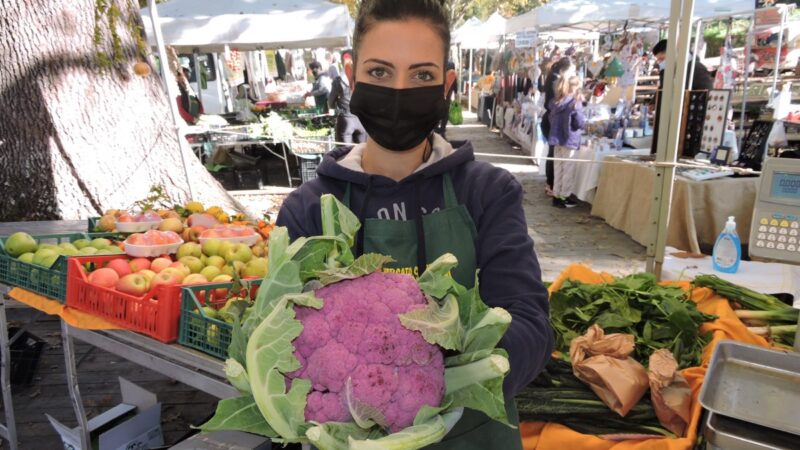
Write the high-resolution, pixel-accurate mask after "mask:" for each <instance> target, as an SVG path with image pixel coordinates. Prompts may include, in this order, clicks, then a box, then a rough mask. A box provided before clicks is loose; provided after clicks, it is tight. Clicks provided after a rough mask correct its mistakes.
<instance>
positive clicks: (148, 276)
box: [137, 269, 156, 290]
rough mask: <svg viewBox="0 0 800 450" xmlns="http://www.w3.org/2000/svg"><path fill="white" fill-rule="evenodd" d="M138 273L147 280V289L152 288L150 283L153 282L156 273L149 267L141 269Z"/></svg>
mask: <svg viewBox="0 0 800 450" xmlns="http://www.w3.org/2000/svg"><path fill="white" fill-rule="evenodd" d="M137 273H138V274H139V275H141V276H143V277H144V278H145V280H147V290H150V284H151V283H152V282H153V278H155V277H156V273H155V272H153V271H152V270H148V269H145V270H140V271H139V272H137Z"/></svg>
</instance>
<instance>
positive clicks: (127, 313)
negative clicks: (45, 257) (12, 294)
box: [67, 255, 181, 343]
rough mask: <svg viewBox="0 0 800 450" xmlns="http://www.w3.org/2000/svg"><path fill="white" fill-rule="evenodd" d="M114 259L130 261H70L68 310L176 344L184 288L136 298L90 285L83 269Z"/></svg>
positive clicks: (166, 288) (106, 258)
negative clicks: (90, 264)
mask: <svg viewBox="0 0 800 450" xmlns="http://www.w3.org/2000/svg"><path fill="white" fill-rule="evenodd" d="M114 259H130V258H128V257H127V256H125V255H112V256H87V257H73V258H70V259H69V260H68V261H67V306H69V307H70V308H75V309H77V310H80V311H83V312H86V313H89V314H92V315H94V316H97V317H100V318H103V319H105V320H107V321H109V322H111V323H113V324H115V325H119V326H120V327H122V328H125V329H127V330H131V331H135V332H137V333H141V334H144V335H147V336H150V337H152V338H154V339H157V340H159V341H161V342H164V343H172V342H175V341H176V340H177V339H178V326H179V323H180V315H181V286H161V287H159V288H158V291H157V292H155V293H154V292H148V293H147V294H145V295H144V296H142V297H135V296H133V295H129V294H124V293H122V292H119V291H117V290H115V289H109V288H104V287H101V286H96V285H93V284H90V283H89V278H88V275H87V273H86V272H85V271H83V270H82V269H81V266H82V265H84V264H87V263H92V264H96V265H102V264H105V263H107V262H109V261H112V260H114ZM154 297H157V298H154Z"/></svg>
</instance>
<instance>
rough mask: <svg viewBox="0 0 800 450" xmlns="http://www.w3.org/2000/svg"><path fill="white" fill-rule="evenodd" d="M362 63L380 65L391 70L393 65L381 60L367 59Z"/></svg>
mask: <svg viewBox="0 0 800 450" xmlns="http://www.w3.org/2000/svg"><path fill="white" fill-rule="evenodd" d="M364 62H365V63H368V62H371V63H377V64H382V65H384V66H387V67H391V68H392V69H394V64H392V63H390V62H389V61H384V60H382V59H375V58H370V59H368V60H366V61H364Z"/></svg>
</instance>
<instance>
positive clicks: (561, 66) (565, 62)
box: [541, 58, 572, 195]
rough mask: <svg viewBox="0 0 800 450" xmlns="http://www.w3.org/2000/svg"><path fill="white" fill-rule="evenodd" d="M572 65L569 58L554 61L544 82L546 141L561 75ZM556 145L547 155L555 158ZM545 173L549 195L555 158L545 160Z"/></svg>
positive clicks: (548, 136) (543, 124) (548, 150)
mask: <svg viewBox="0 0 800 450" xmlns="http://www.w3.org/2000/svg"><path fill="white" fill-rule="evenodd" d="M571 65H572V61H571V60H570V59H569V58H561V59H559V60H557V61H556V62H555V63H553V65H552V67H551V68H550V72H549V73H548V74H547V78H546V79H545V82H544V109H545V113H544V116H543V117H542V125H541V126H542V135H543V136H544V139H545V140H546V141H549V140H550V105H551V104H552V102H553V99H554V98H555V96H556V85H557V84H558V82H559V81H560V80H561V76H562V75H563V74H564V72H566V71H567V69H569V67H570V66H571ZM555 150H556V149H555V147H554V146H552V145H550V146H548V149H547V157H548V158H553V157H554V156H555ZM545 175H546V176H547V188H546V191H547V193H548V195H552V191H553V183H554V178H555V169H554V165H553V160H552V159H548V160H547V161H546V162H545Z"/></svg>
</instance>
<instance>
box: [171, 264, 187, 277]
mask: <svg viewBox="0 0 800 450" xmlns="http://www.w3.org/2000/svg"><path fill="white" fill-rule="evenodd" d="M169 268H172V269H177V270H180V271H181V272H183V276H184V277H186V276H187V275H189V274H190V273H192V271H191V270H190V269H189V268H188V267H186V264H184V263H182V262H180V261H176V262H174V263H172V264H170V265H169V267H168V269H169Z"/></svg>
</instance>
